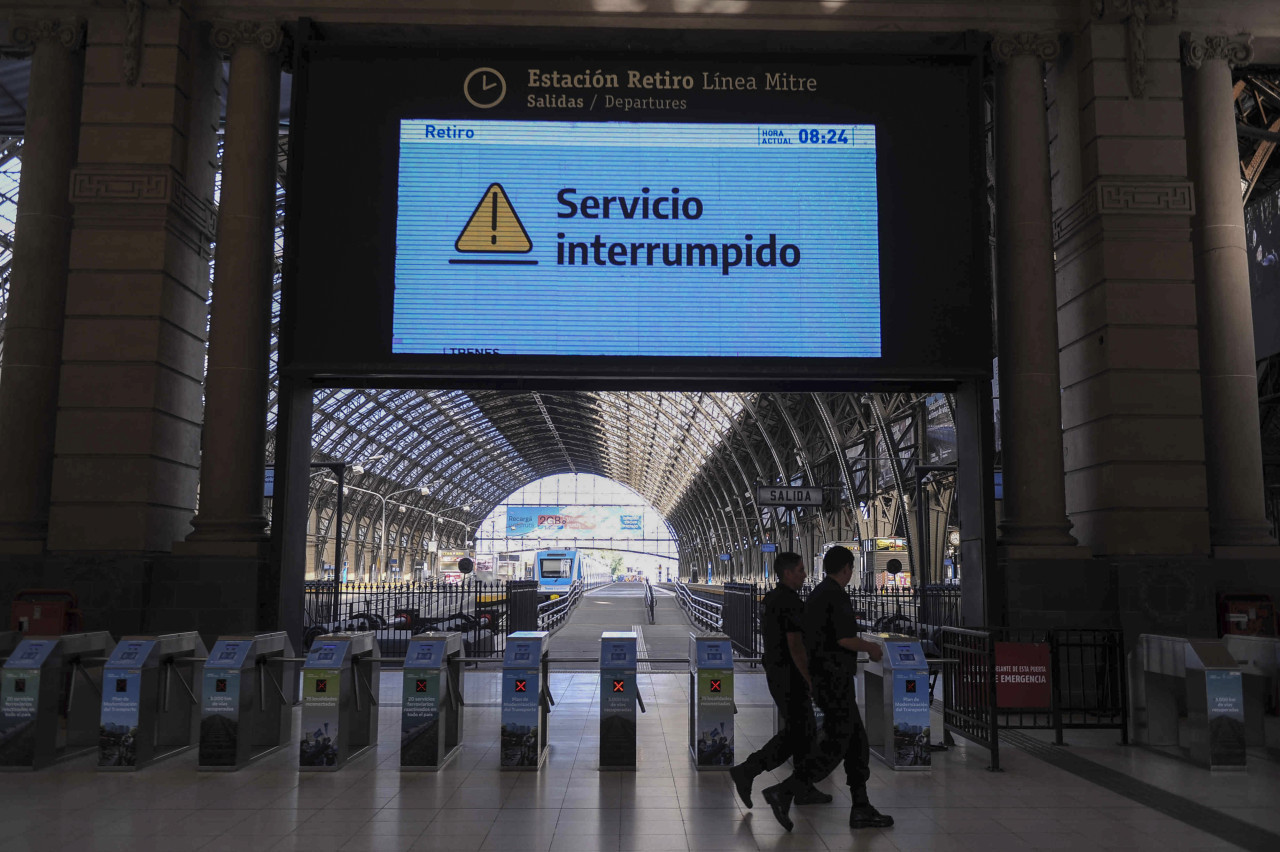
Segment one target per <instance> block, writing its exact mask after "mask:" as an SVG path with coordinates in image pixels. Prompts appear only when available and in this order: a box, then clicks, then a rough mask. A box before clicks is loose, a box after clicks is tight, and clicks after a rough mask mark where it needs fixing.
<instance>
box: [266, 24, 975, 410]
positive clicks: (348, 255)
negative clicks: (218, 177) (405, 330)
mask: <svg viewBox="0 0 1280 852" xmlns="http://www.w3.org/2000/svg"><path fill="white" fill-rule="evenodd" d="M299 32H300V33H305V32H307V30H306V28H303V27H300V28H299ZM326 35H327V36H329V37H328V38H326V39H325V40H321V39H319V38H306V39H299V42H298V46H297V49H296V57H295V78H294V85H293V103H292V106H291V116H292V118H293V122H292V124H293V126H292V128H291V138H290V146H291V151H290V167H289V179H288V180H289V193H288V198H287V202H286V204H287V206H286V232H285V256H284V280H283V283H282V288H283V293H282V299H281V304H282V306H281V323H280V349H279V369H280V372H281V374H282V375H287V376H290V377H291V378H295V379H300V380H303V381H307V382H309V383H311V384H313V385H315V386H333V387H338V386H341V387H359V386H364V387H469V388H470V387H474V388H481V387H498V388H517V389H523V388H531V387H544V388H582V389H590V388H602V387H615V388H635V389H686V388H695V387H696V388H700V389H716V388H726V389H728V388H739V387H748V386H749V387H752V388H756V389H767V388H776V389H800V388H806V389H850V388H863V389H891V388H902V389H914V388H925V387H927V388H931V389H946V388H948V387H953V386H954V384H955V383H956V382H957V381H960V380H963V379H968V378H981V377H988V378H989V377H990V376H991V373H992V362H991V358H992V355H993V354H994V353H993V349H994V347H993V328H992V310H991V300H992V293H991V277H992V276H991V270H990V268H989V259H990V253H989V238H988V222H987V219H988V208H987V199H986V197H985V186H986V175H985V162H984V161H985V156H984V145H985V140H984V134H983V130H984V127H983V121H982V103H983V99H982V90H981V81H982V74H983V64H982V53H981V48H982V43H983V42H982V39H980V38H977V37H975V36H973V35H971V34H965V35H960V36H956V35H950V36H925V37H921V36H911V37H898V36H895V35H874V36H862V37H858V38H853V39H851V38H849V37H847V36H845V37H835V36H831V35H823V34H812V33H796V34H789V35H783V36H780V35H777V34H774V35H764V34H750V33H746V34H744V33H720V32H699V33H674V32H654V31H644V32H634V31H627V30H581V31H573V30H564V29H558V30H554V31H548V30H541V29H538V28H528V29H516V30H513V29H507V28H503V29H487V28H474V29H468V28H456V29H437V30H432V31H429V32H426V33H423V34H421V38H419V39H416V40H415V41H414V42H412V43H403V42H401V43H396V44H386V43H377V41H378V40H377V39H376V38H373V39H371V38H368V37H360V34H359V33H355V34H354V35H355V37H352V36H353V34H352V33H350V32H348V33H345V36H346V37H334V36H333V34H326ZM496 45H501V49H500V50H496V49H495V46H496ZM495 55H501V56H503V57H505V58H504V59H503V60H502V63H506V64H507V66H508V67H510V66H511V65H512V64H513V63H514V66H515V67H521V65H522V63H523V64H525V65H527V63H528V62H529V61H537V62H539V63H542V64H546V65H548V67H555V66H556V65H557V64H558V65H560V66H571V67H585V66H589V67H599V66H601V65H602V64H605V63H609V64H611V65H614V66H616V65H617V64H619V63H622V64H631V65H635V64H637V63H640V64H643V63H661V64H662V65H665V66H672V67H693V66H694V65H697V64H699V63H701V64H702V65H714V66H717V67H725V68H732V67H735V66H736V67H748V66H751V67H759V68H764V67H769V68H782V67H788V68H826V69H836V70H837V71H839V72H842V73H852V74H853V75H854V76H858V75H861V77H860V79H867V78H873V79H876V80H878V81H879V83H878V85H877V86H876V87H875V93H874V94H875V97H874V100H875V104H874V105H873V106H872V107H871V108H868V109H865V110H854V109H851V108H849V106H848V104H847V103H843V102H837V103H833V104H830V105H829V106H828V107H827V108H828V109H830V110H831V112H830V113H829V114H828V116H829V117H830V118H831V119H833V120H836V121H841V122H847V123H863V122H867V123H874V124H876V125H877V134H878V156H879V157H880V158H881V161H882V163H883V165H882V166H879V168H880V169H883V170H884V171H883V172H882V173H881V175H880V178H879V184H880V212H881V215H880V219H881V264H882V265H881V279H882V283H881V287H882V299H881V323H882V325H881V337H882V346H883V350H882V352H883V354H882V357H881V358H875V359H854V358H812V359H807V358H776V359H773V358H714V357H687V358H685V357H681V358H672V357H622V356H501V355H498V356H494V355H465V356H464V355H455V356H443V355H408V354H396V355H393V354H391V351H390V349H391V312H392V307H393V302H394V249H395V244H394V238H395V225H394V223H395V194H396V178H397V168H398V141H399V120H400V119H401V118H411V117H424V116H428V115H429V116H430V117H442V118H449V117H454V116H456V117H459V118H511V117H518V116H513V115H511V114H502V113H499V112H498V111H497V110H494V111H485V112H483V113H482V112H481V111H479V110H475V109H474V108H473V107H470V105H469V104H466V102H465V101H463V98H462V97H461V91H460V86H459V85H457V84H458V83H460V80H456V79H453V78H452V77H451V76H450V75H449V74H448V73H441V70H442V69H453V71H454V72H455V73H454V74H453V75H452V76H453V77H456V76H458V75H457V74H456V70H457V68H459V67H465V66H468V65H488V66H492V65H495V64H501V63H499V61H498V60H496V59H495V58H494V57H495ZM682 63H683V65H682ZM849 69H854V71H853V72H850V71H849ZM433 70H434V71H435V72H436V73H435V74H434V75H432V74H431V73H430V72H432V71H433ZM507 76H508V78H509V83H508V84H509V85H511V86H512V88H513V89H514V88H516V86H515V85H514V84H513V83H512V82H511V80H510V78H511V77H513V76H515V75H512V74H508V75H507ZM406 79H410V80H425V82H421V83H417V84H414V85H413V86H411V87H410V88H409V89H408V90H407V93H406V89H405V88H404V87H405V86H406V83H405V80H406ZM930 79H935V80H937V81H940V82H941V83H945V84H946V85H945V86H943V88H945V89H946V92H945V93H946V94H950V95H951V97H950V98H946V99H943V103H942V104H941V106H939V105H937V104H930V106H929V109H928V110H926V109H925V108H924V106H922V105H921V104H919V103H918V102H917V101H918V99H919V98H920V97H921V96H922V95H923V94H924V92H925V91H926V90H927V88H928V87H927V85H926V84H927V83H928V81H929V80H930ZM335 81H336V83H335ZM424 89H429V90H430V92H428V93H427V94H424V93H423V90H424ZM445 89H448V94H444V95H431V94H430V93H431V92H441V91H444V90H445ZM454 89H457V90H458V91H457V92H456V93H454V91H453V90H454ZM523 92H524V90H523V89H521V90H520V91H519V92H518V93H516V96H523ZM846 94H847V93H833V94H832V95H831V97H832V98H835V97H837V96H838V97H844V96H845V95H846ZM933 94H934V96H935V97H936V96H937V95H938V92H937V91H935V92H934V93H933ZM450 97H452V98H453V101H454V102H456V103H455V104H454V107H453V111H452V112H451V111H450V110H449V109H446V108H445V107H444V106H443V104H444V103H445V102H446V101H448V100H449V98H450ZM508 97H509V98H510V97H512V94H509V96H508ZM862 97H864V98H870V97H871V95H870V94H866V95H863V96H862ZM895 101H896V102H897V103H899V104H900V106H899V107H898V109H899V110H900V111H901V116H902V117H901V118H897V119H891V120H888V121H886V120H885V115H884V110H885V109H887V107H886V106H885V105H886V104H891V103H893V102H895ZM775 103H777V101H775ZM459 104H460V105H459ZM738 106H739V107H740V104H739V105H738ZM464 107H465V109H464ZM490 113H492V114H490ZM526 117H530V118H545V119H547V120H566V119H579V120H580V119H582V117H583V116H582V115H581V114H577V113H567V112H561V111H557V110H555V109H549V110H539V114H538V115H528V116H526ZM611 117H616V116H611ZM806 117H807V118H808V119H809V120H815V121H817V120H826V118H827V117H824V116H818V115H814V114H813V113H812V111H809V112H806V113H805V115H804V116H800V115H790V114H788V115H779V114H777V113H776V112H775V113H774V114H770V115H761V116H759V117H758V119H759V120H760V121H762V122H766V121H767V122H786V121H793V120H803V119H804V118H806ZM690 118H691V120H706V121H710V120H711V117H708V116H707V114H706V113H699V114H697V116H690ZM743 118H744V116H743V115H742V114H741V112H740V111H735V109H734V105H733V104H732V103H730V104H729V105H728V106H727V107H726V108H724V109H723V112H722V116H721V117H720V120H721V121H741V120H743ZM748 118H749V119H755V118H757V117H756V116H748ZM627 120H643V119H642V118H641V117H637V116H633V115H628V116H627ZM649 120H652V121H671V120H674V117H673V116H672V115H670V114H656V115H652V116H650V117H649ZM882 128H883V131H882ZM882 132H883V135H881V134H882ZM880 139H884V140H885V147H884V149H883V150H884V151H885V153H884V154H883V156H881V155H880V145H879V143H880ZM940 152H941V153H940ZM943 154H945V156H943ZM939 161H941V162H942V163H944V164H947V167H946V168H943V167H940V166H939V165H938V164H939ZM344 162H345V163H346V164H348V166H351V167H352V168H351V169H347V170H344V169H342V168H340V166H341V165H342V164H343V163H344ZM375 164H381V165H375ZM370 184H372V186H370ZM353 202H358V203H353ZM344 213H345V214H346V215H345V221H344V222H343V225H344V227H343V228H342V229H341V230H342V233H343V237H344V239H343V241H342V242H341V243H335V241H334V233H335V232H334V230H333V229H332V228H330V229H329V230H328V231H326V230H325V229H324V228H318V227H317V226H316V223H317V222H320V221H322V220H324V219H325V218H326V217H328V218H329V219H330V220H334V221H337V220H340V219H343V214H344ZM957 222H959V223H962V227H961V228H960V230H961V231H962V232H963V235H962V236H960V237H953V238H951V239H949V240H948V239H943V240H942V242H943V243H944V244H946V245H947V246H949V247H950V250H949V252H947V253H940V252H934V251H931V250H930V249H929V247H928V244H929V242H930V241H929V240H927V239H922V240H921V242H919V243H918V244H914V245H913V244H912V242H911V237H910V236H909V235H908V234H906V233H905V232H904V231H905V230H911V229H915V230H917V231H918V232H919V233H928V232H929V231H930V230H931V226H932V231H933V232H934V233H935V234H937V233H942V234H944V235H947V234H949V232H948V231H947V228H948V225H949V224H954V223H957ZM964 223H967V227H965V226H964ZM335 245H338V246H339V249H338V252H334V250H333V246H335ZM939 254H945V256H948V257H951V258H952V259H953V261H954V265H955V266H956V267H958V271H956V272H955V273H954V276H953V277H952V280H951V281H948V282H939V281H937V280H932V279H931V280H928V281H921V280H919V279H922V278H928V277H929V276H923V275H914V276H909V278H910V284H909V286H907V287H905V288H904V287H903V286H902V282H903V280H905V279H904V274H903V273H902V270H901V267H902V264H904V263H906V264H911V263H917V262H919V261H921V260H922V259H933V260H935V261H936V259H937V257H938V256H939ZM353 270H354V271H356V273H358V274H351V273H352V271H353ZM961 282H962V283H961ZM784 297H785V295H784V294H781V293H780V294H779V298H784ZM837 332H838V322H837V320H836V319H835V318H833V333H837ZM744 333H749V330H744Z"/></svg>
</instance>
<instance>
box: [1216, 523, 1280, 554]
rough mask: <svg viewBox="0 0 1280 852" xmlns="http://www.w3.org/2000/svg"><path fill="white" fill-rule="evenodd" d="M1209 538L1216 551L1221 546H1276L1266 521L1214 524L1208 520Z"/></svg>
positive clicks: (1221, 547)
mask: <svg viewBox="0 0 1280 852" xmlns="http://www.w3.org/2000/svg"><path fill="white" fill-rule="evenodd" d="M1209 540H1210V541H1211V542H1213V549H1214V552H1215V553H1216V552H1217V551H1218V550H1221V549H1223V548H1226V549H1233V548H1258V547H1271V548H1274V547H1276V546H1277V545H1276V540H1275V539H1274V538H1272V537H1271V526H1270V525H1269V524H1267V522H1266V521H1253V522H1248V521H1246V522H1241V523H1234V524H1222V525H1220V526H1219V525H1215V524H1214V523H1213V522H1212V521H1210V522H1209Z"/></svg>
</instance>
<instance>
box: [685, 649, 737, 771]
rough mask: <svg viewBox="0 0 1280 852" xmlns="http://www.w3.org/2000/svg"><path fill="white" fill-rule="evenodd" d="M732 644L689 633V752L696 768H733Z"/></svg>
mask: <svg viewBox="0 0 1280 852" xmlns="http://www.w3.org/2000/svg"><path fill="white" fill-rule="evenodd" d="M736 712H737V705H735V704H734V701H733V643H732V642H731V641H730V639H729V637H728V636H724V635H722V634H719V633H713V634H710V635H707V636H698V635H695V634H692V633H691V634H689V754H690V756H691V757H692V758H693V765H694V767H695V768H696V769H730V768H732V767H733V714H734V713H736Z"/></svg>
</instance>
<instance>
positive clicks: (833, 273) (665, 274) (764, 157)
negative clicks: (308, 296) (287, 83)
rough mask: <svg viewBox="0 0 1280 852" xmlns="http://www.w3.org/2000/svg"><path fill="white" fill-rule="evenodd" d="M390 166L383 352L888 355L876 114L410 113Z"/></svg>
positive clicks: (873, 356) (798, 355)
mask: <svg viewBox="0 0 1280 852" xmlns="http://www.w3.org/2000/svg"><path fill="white" fill-rule="evenodd" d="M399 173H400V178H399V203H398V205H397V212H396V241H395V244H396V258H395V307H394V311H393V314H392V338H391V350H392V352H393V353H397V354H401V353H402V354H424V355H425V354H438V355H451V354H452V355H457V354H464V355H466V354H474V353H477V352H479V353H484V354H502V355H662V356H690V355H695V356H697V355H711V356H761V357H779V356H782V357H843V358H878V357H879V356H880V354H881V353H880V235H879V208H878V189H877V181H876V128H875V126H874V125H870V124H822V123H817V122H813V123H806V124H803V125H796V124H719V123H716V124H702V123H668V122H650V123H640V122H630V121H625V122H624V121H595V120H593V121H536V120H535V121H530V120H528V119H523V120H517V121H509V120H496V119H473V120H467V121H459V120H448V119H443V118H415V119H404V120H402V121H401V122H400V172H399ZM477 198H478V199H479V201H478V203H477ZM517 209H518V210H519V212H518V213H517V212H516V211H517ZM780 287H781V288H785V289H786V291H787V292H788V298H786V299H783V300H777V299H776V298H774V296H775V294H776V293H777V292H778V289H779V288H780ZM765 303H768V304H769V305H770V309H769V310H768V311H759V310H757V309H756V306H757V305H760V304H765ZM551 306H554V311H555V322H554V323H550V324H549V323H547V322H544V321H538V320H537V319H535V318H537V317H539V316H541V315H543V314H544V313H545V312H546V310H547V309H548V308H549V307H551ZM606 310H607V312H608V314H609V321H608V322H601V321H600V318H601V313H602V311H606ZM832 316H839V317H840V318H841V324H842V333H841V334H839V335H836V336H834V337H833V336H831V335H829V334H826V333H825V332H826V330H827V328H828V324H829V322H830V318H831V317H832ZM748 320H749V325H750V327H751V329H752V333H751V334H742V333H741V329H742V328H743V327H744V326H745V325H747V324H748Z"/></svg>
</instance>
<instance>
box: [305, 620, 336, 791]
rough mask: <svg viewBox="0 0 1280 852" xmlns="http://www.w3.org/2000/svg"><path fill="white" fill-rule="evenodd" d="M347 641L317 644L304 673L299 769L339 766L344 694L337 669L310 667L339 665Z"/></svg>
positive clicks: (309, 655) (313, 648) (312, 650)
mask: <svg viewBox="0 0 1280 852" xmlns="http://www.w3.org/2000/svg"><path fill="white" fill-rule="evenodd" d="M346 645H347V643H346V642H323V643H319V642H317V643H316V644H315V645H313V646H312V648H311V653H309V654H308V655H307V662H306V664H305V666H304V668H303V670H302V740H301V742H300V743H299V751H298V765H299V766H337V765H338V714H339V699H340V697H341V695H342V690H341V689H340V688H339V687H340V686H341V675H342V670H341V669H338V668H332V669H329V668H311V666H313V665H314V666H319V665H322V664H324V663H333V664H334V665H340V664H341V663H342V660H343V658H344V657H345V656H346Z"/></svg>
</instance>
